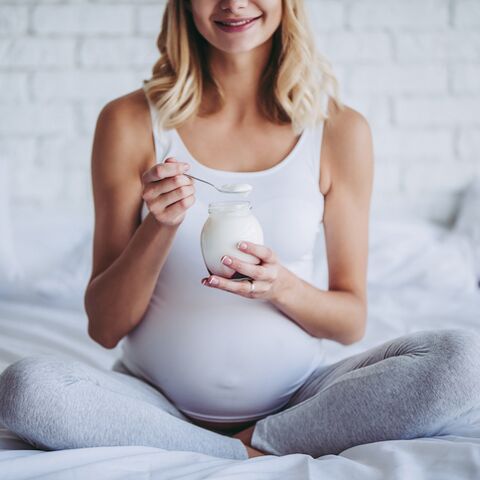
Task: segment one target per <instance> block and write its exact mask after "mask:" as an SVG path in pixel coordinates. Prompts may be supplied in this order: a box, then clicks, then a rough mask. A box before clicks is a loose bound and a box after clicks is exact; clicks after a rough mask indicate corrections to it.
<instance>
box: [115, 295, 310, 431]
mask: <svg viewBox="0 0 480 480" xmlns="http://www.w3.org/2000/svg"><path fill="white" fill-rule="evenodd" d="M257 303H258V305H256V307H255V309H254V310H252V308H251V307H250V306H243V305H238V306H237V305H235V308H234V309H233V311H234V314H232V309H231V308H226V307H218V306H217V308H215V309H210V308H204V307H202V309H201V310H198V309H196V311H193V312H192V311H191V310H190V309H188V311H187V310H185V309H182V308H178V306H177V307H176V308H175V310H173V311H171V312H169V309H168V308H165V307H163V308H162V310H161V312H159V311H157V312H155V311H154V309H149V311H147V314H146V315H145V317H144V319H143V320H142V322H141V323H140V325H138V327H137V328H136V329H134V330H133V331H132V332H131V333H130V334H129V335H128V336H127V338H126V339H125V341H124V343H123V361H124V363H125V365H126V366H127V368H129V369H131V370H132V371H133V372H134V373H135V374H137V375H139V376H143V377H144V378H146V379H147V380H148V381H150V382H151V383H153V384H154V385H156V386H157V387H158V388H159V389H160V390H161V391H162V392H163V393H164V394H165V395H166V396H167V397H168V398H169V399H170V400H171V401H172V402H173V403H174V404H175V405H176V406H177V408H179V409H180V410H181V411H182V412H184V413H185V415H187V416H189V417H191V418H194V419H198V420H204V421H208V422H215V421H218V422H231V421H248V420H252V419H255V418H260V417H262V416H265V415H266V414H269V413H271V412H273V411H275V410H277V409H279V408H281V406H283V405H284V404H285V403H286V402H287V401H288V399H289V398H290V396H291V395H292V394H293V393H294V392H295V390H297V388H299V387H300V385H301V384H302V383H303V382H304V380H305V379H306V377H307V376H308V375H309V374H310V373H311V371H312V369H313V368H314V367H315V366H316V354H317V352H318V340H317V339H315V338H314V337H312V336H311V335H309V334H308V333H307V332H306V331H304V330H303V329H302V328H300V327H299V326H298V325H297V324H295V323H294V322H293V321H291V320H290V319H288V318H287V317H286V316H285V315H283V314H281V313H280V312H279V311H278V310H276V309H274V307H272V306H271V305H269V304H267V303H263V302H262V303H261V302H257ZM222 310H224V311H222ZM199 312H201V313H199ZM253 312H254V315H253V314H252V313H253ZM160 313H161V314H160Z"/></svg>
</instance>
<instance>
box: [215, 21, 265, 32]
mask: <svg viewBox="0 0 480 480" xmlns="http://www.w3.org/2000/svg"><path fill="white" fill-rule="evenodd" d="M258 20H260V17H259V18H256V19H255V20H252V21H251V22H248V23H246V24H245V25H236V26H233V25H232V26H228V25H224V24H223V23H216V22H215V25H216V26H217V27H218V28H220V30H223V31H224V32H228V33H235V32H243V31H244V30H248V29H249V28H250V27H251V26H252V25H253V24H255V23H256V22H257V21H258Z"/></svg>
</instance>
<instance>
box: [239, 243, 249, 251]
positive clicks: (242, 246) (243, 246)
mask: <svg viewBox="0 0 480 480" xmlns="http://www.w3.org/2000/svg"><path fill="white" fill-rule="evenodd" d="M237 247H238V248H240V249H242V250H245V249H246V248H247V244H246V243H245V242H238V243H237Z"/></svg>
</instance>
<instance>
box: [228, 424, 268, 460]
mask: <svg viewBox="0 0 480 480" xmlns="http://www.w3.org/2000/svg"><path fill="white" fill-rule="evenodd" d="M254 428H255V425H252V426H251V427H248V428H245V429H244V430H240V432H238V433H236V434H235V435H233V438H238V439H239V440H241V441H242V442H243V444H244V445H245V448H246V449H247V452H248V458H252V457H259V456H261V455H267V454H266V453H265V452H262V451H261V450H257V449H256V448H253V447H252V446H251V445H250V442H251V441H252V435H253V429H254Z"/></svg>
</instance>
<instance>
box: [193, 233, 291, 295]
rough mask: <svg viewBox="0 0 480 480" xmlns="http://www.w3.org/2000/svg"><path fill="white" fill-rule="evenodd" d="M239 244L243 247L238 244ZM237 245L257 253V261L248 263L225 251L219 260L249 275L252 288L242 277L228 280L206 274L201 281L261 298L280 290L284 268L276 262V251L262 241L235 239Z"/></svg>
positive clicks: (233, 291) (239, 293) (244, 249)
mask: <svg viewBox="0 0 480 480" xmlns="http://www.w3.org/2000/svg"><path fill="white" fill-rule="evenodd" d="M243 246H245V248H242V247H243ZM237 248H239V249H240V250H241V251H242V252H245V253H249V254H250V255H253V256H255V257H257V258H258V259H259V261H260V263H259V264H251V263H247V262H243V261H242V260H240V259H238V258H236V257H230V256H228V255H224V256H223V257H222V259H221V262H222V263H223V264H224V265H227V266H228V267H229V268H231V269H232V270H235V271H236V272H239V273H241V274H243V275H247V276H248V277H250V278H251V279H252V280H251V281H253V282H255V290H254V291H253V292H251V286H250V282H251V281H247V280H246V279H245V280H241V281H239V280H229V279H227V278H224V277H221V276H219V275H210V277H207V278H203V279H202V284H203V285H206V286H208V287H214V288H219V289H221V290H226V291H228V292H232V293H236V294H237V295H241V296H242V297H247V298H262V299H265V300H272V299H273V298H275V297H276V295H277V294H278V292H279V291H280V287H281V284H282V281H283V273H284V268H283V267H282V265H280V264H279V263H278V259H277V256H276V254H275V253H274V252H273V251H272V249H270V248H268V247H266V246H265V245H260V244H257V243H252V242H239V243H238V245H237Z"/></svg>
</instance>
